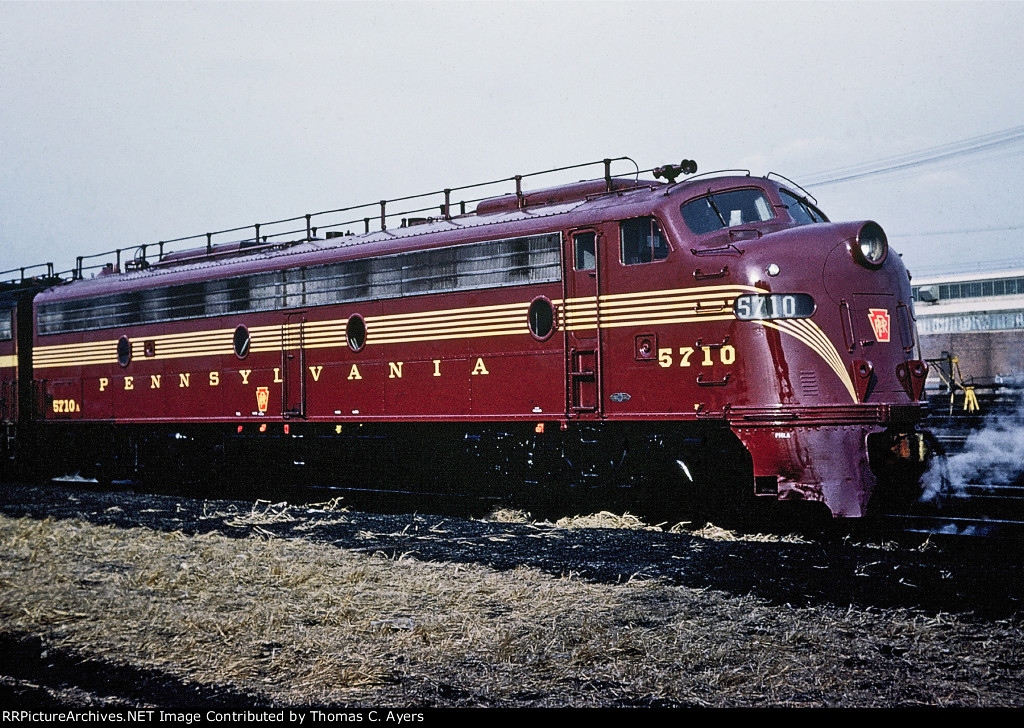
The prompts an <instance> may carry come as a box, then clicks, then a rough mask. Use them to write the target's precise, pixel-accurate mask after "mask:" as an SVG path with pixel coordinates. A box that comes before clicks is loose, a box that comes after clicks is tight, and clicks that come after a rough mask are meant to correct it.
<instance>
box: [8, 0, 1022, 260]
mask: <svg viewBox="0 0 1024 728" xmlns="http://www.w3.org/2000/svg"><path fill="white" fill-rule="evenodd" d="M1022 33H1024V4H1022V3H1009V4H1003V3H987V2H980V3H978V2H971V3H926V2H919V3H897V4H890V3H853V2H849V3H838V4H830V3H781V2H780V3H775V2H771V3H768V2H766V3H754V4H748V3H722V2H711V3H682V2H681V3H675V2H628V3H594V2H578V3H568V2H565V3H539V2H536V3H535V2H514V3H501V2H494V3H482V2H473V3H456V2H442V3H394V4H387V3H356V2H323V3H312V4H302V3H294V2H289V3H258V4H256V3H227V4H214V3H168V4H161V3H67V4H66V3H11V2H0V270H3V269H7V268H11V267H15V266H20V265H27V264H30V263H34V262H37V261H41V260H53V261H54V262H56V263H57V264H58V267H63V268H66V267H69V266H70V265H71V264H72V263H73V261H74V256H75V255H79V254H88V253H96V252H100V251H103V250H107V249H110V248H113V247H127V246H130V245H134V244H139V243H148V242H155V241H157V240H159V239H166V238H172V237H179V236H182V235H189V234H195V233H203V232H206V231H207V230H213V229H219V228H224V227H232V226H236V225H243V224H248V223H253V222H257V221H261V220H272V219H277V218H281V217H287V216H291V215H296V214H302V213H305V212H313V211H316V210H323V209H330V208H336V207H342V206H345V205H350V204H356V203H360V202H369V201H372V200H378V199H381V198H382V197H398V196H403V195H407V194H411V193H415V192H420V191H425V190H430V189H438V188H442V187H446V186H448V187H451V186H458V185H463V184H468V183H472V182H477V181H483V180H486V179H494V178H497V177H504V176H510V175H513V174H516V173H520V172H530V171H534V170H537V169H541V168H545V167H553V166H561V165H567V164H573V163H577V162H583V161H590V160H594V159H600V158H603V157H606V156H620V155H628V156H630V157H632V158H633V159H635V160H636V161H637V162H638V163H639V164H640V165H641V167H642V168H648V167H652V166H654V165H657V164H662V163H665V162H671V161H675V162H678V161H679V160H680V159H682V158H683V157H687V158H693V159H696V160H697V162H698V164H699V165H700V168H701V170H702V171H703V170H710V169H714V168H724V167H728V168H732V167H749V168H750V169H751V170H752V171H753V172H754V173H756V174H762V173H766V172H768V171H777V172H781V173H783V174H785V175H786V176H788V177H791V178H793V179H796V180H797V181H800V178H801V175H811V174H813V173H818V172H828V171H829V170H834V169H838V168H841V167H846V166H849V165H853V164H857V163H860V162H865V161H871V160H876V159H881V158H885V157H890V156H893V155H898V154H902V153H905V152H911V151H915V150H918V149H924V148H928V147H935V146H939V145H943V144H947V143H950V142H953V141H956V140H959V139H964V138H969V137H975V136H978V135H981V134H986V133H989V132H996V131H1000V130H1003V129H1009V128H1012V127H1018V126H1021V125H1024V94H1022V93H1021V91H1020V89H1021V88H1024V50H1022V46H1021V44H1020V37H1021V35H1022ZM1022 188H1024V144H1022V143H1018V144H1016V145H1008V146H1004V147H1001V148H1000V149H999V150H997V152H995V153H990V154H988V155H974V156H968V157H962V158H960V159H958V160H957V161H956V162H955V163H953V162H951V163H944V164H937V165H923V166H921V167H916V168H914V169H913V170H910V171H908V172H901V173H899V174H891V175H879V176H875V177H869V178H866V179H864V180H860V181H857V182H851V183H846V184H838V185H829V186H824V187H822V188H820V190H814V189H813V188H812V190H811V191H812V192H815V193H816V196H817V198H818V200H819V202H820V204H821V206H822V207H823V209H824V210H825V211H826V212H827V213H828V214H829V215H830V216H831V217H832V218H833V219H868V218H871V219H875V220H877V221H878V222H880V223H881V224H882V225H883V227H885V229H886V230H887V231H888V233H889V235H890V238H891V241H892V243H893V245H894V247H896V248H897V249H899V250H901V251H902V252H903V253H904V259H905V260H906V261H907V263H908V264H909V266H910V267H911V269H912V270H914V269H919V270H922V271H925V272H933V271H934V270H936V269H941V268H945V269H949V270H952V269H956V268H957V267H959V266H961V265H962V264H963V263H964V261H971V262H978V261H981V262H985V261H988V262H990V263H991V262H993V261H997V262H1000V263H1002V262H1013V261H1016V262H1018V263H1019V264H1021V265H1024V250H1022V248H1021V245H1020V241H1021V240H1022V236H1024V228H1021V226H1024V209H1022V207H1021V205H1020V203H1019V202H1018V198H1019V197H1020V196H1021V195H1020V192H1019V190H1021V189H1022ZM996 228H1002V229H996ZM1005 228H1012V229H1005ZM966 229H970V230H976V229H985V231H984V232H979V233H972V234H969V235H951V234H941V235H922V233H949V231H954V230H966Z"/></svg>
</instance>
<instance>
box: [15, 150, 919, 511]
mask: <svg viewBox="0 0 1024 728" xmlns="http://www.w3.org/2000/svg"><path fill="white" fill-rule="evenodd" d="M604 164H605V174H604V177H603V178H598V179H595V180H589V181H585V182H579V183H574V184H568V185H561V186H556V187H549V188H544V189H539V190H535V191H523V190H522V189H521V186H520V182H521V178H519V177H516V178H512V179H513V180H514V181H515V182H516V187H517V189H516V192H515V193H513V194H506V195H500V196H497V197H491V198H486V199H482V200H479V201H477V204H476V207H475V210H472V211H469V212H467V211H465V210H464V209H462V208H461V207H460V208H458V209H457V208H456V206H455V205H454V204H452V202H451V197H450V195H451V191H450V190H445V191H443V195H444V202H443V204H441V205H439V206H438V207H437V208H436V209H435V214H434V215H432V216H430V217H420V218H405V219H403V220H402V221H401V223H400V224H396V223H397V220H396V219H395V217H394V214H392V213H389V212H388V211H387V208H386V204H387V203H385V202H381V203H380V213H379V216H375V218H374V219H373V220H372V221H373V222H374V223H375V227H377V228H378V229H376V230H371V229H370V228H371V218H368V217H365V218H362V219H360V218H356V219H355V220H345V221H342V222H340V223H337V224H328V223H324V224H321V225H318V226H316V227H313V226H312V224H311V223H312V222H318V221H319V219H320V215H319V214H318V215H317V216H312V215H308V216H305V223H306V229H305V230H304V231H299V232H297V233H295V234H284V235H281V236H274V235H269V236H268V235H261V232H265V230H266V228H264V230H263V231H261V229H260V226H255V231H254V232H255V234H254V235H253V236H252V237H251V238H250V239H248V240H243V241H239V242H233V243H225V244H214V243H213V241H212V240H211V238H210V236H207V238H206V245H205V246H204V247H198V248H195V249H191V250H185V251H179V252H166V253H164V252H162V251H161V254H159V255H157V256H156V257H155V259H154V258H152V257H151V256H150V255H148V251H146V250H142V251H140V254H139V255H138V256H137V257H136V258H135V259H134V260H132V261H128V262H126V264H125V265H124V266H123V268H122V266H121V265H120V261H118V264H117V265H111V266H108V267H107V268H105V269H103V270H101V272H100V274H99V275H96V276H94V277H92V278H86V277H85V276H84V275H81V274H80V272H79V275H76V276H74V280H71V281H69V282H65V283H63V284H61V285H56V286H53V287H51V288H49V289H48V290H45V291H43V292H42V293H39V294H38V295H36V296H35V299H34V304H33V305H34V334H33V337H32V339H31V341H30V342H28V341H26V344H27V345H28V346H27V347H23V348H30V349H31V352H28V353H26V352H24V351H22V352H20V354H19V355H18V356H15V355H8V357H7V358H9V359H11V363H15V360H16V363H17V365H18V366H17V367H16V368H15V370H14V372H15V373H14V377H15V378H17V377H24V376H29V372H31V377H32V379H33V382H34V385H33V388H32V390H33V392H32V397H30V399H32V401H31V402H28V403H22V405H23V406H22V407H21V410H20V411H21V412H22V413H25V412H26V408H25V406H26V405H27V406H28V408H29V410H30V411H31V415H30V416H28V417H27V418H26V417H23V418H22V422H21V425H23V426H21V427H20V429H19V437H24V436H28V435H26V427H28V428H29V430H30V431H31V439H32V442H33V443H34V444H33V447H34V448H37V449H38V450H46V451H48V452H50V453H51V454H52V453H53V452H59V453H60V454H61V457H62V459H63V460H62V462H61V466H60V467H63V468H65V469H67V470H74V469H76V468H77V469H81V470H83V471H85V473H86V474H94V475H97V476H98V477H103V478H107V479H109V478H116V477H137V476H138V475H139V474H140V473H141V474H147V473H148V474H153V473H156V472H163V473H166V472H168V471H173V472H175V473H178V474H181V475H180V477H189V478H192V479H195V480H196V481H197V482H201V481H203V479H204V478H206V479H211V478H235V479H242V480H246V479H255V478H259V477H266V475H267V473H269V472H273V473H275V476H274V477H286V478H289V479H292V480H295V481H297V482H298V481H301V482H308V483H317V484H321V485H329V486H330V485H344V486H345V487H367V488H379V487H385V486H386V485H387V484H388V483H391V482H400V483H401V484H400V485H399V486H398V487H400V488H405V487H409V486H410V485H415V483H412V481H419V483H418V485H419V486H421V487H426V488H427V489H429V490H433V491H435V492H438V493H446V492H454V491H461V490H464V489H466V488H469V487H472V488H481V489H483V490H487V489H488V488H490V487H492V486H493V488H494V490H495V494H496V495H504V494H508V493H511V494H515V493H516V491H519V492H522V490H523V489H524V488H525V489H527V490H530V491H537V492H545V493H559V494H567V495H568V497H572V494H573V493H574V492H580V491H581V490H590V489H601V488H610V489H618V488H621V487H624V486H634V488H635V489H637V490H639V491H641V492H643V493H644V495H645V497H646V498H648V499H649V500H653V501H654V502H656V503H657V502H661V501H670V500H675V499H684V500H685V499H693V498H698V499H705V500H712V501H714V500H716V499H723V498H725V499H734V498H736V497H737V496H742V497H743V498H748V499H749V501H750V504H749V505H751V506H752V507H754V508H756V507H757V504H756V499H757V498H760V499H764V500H765V501H776V500H778V501H789V500H799V501H810V502H816V503H820V504H824V506H826V507H827V508H828V510H829V511H830V512H831V513H832V515H834V516H852V517H858V516H863V515H865V514H866V513H867V512H868V510H869V506H870V504H871V502H872V499H873V498H874V499H876V500H884V499H887V498H895V497H896V496H898V495H904V494H905V493H906V492H909V491H912V490H913V487H914V483H915V482H916V479H917V477H918V476H919V474H920V472H921V470H922V468H923V465H924V460H925V458H926V456H927V452H926V450H927V448H926V446H925V439H924V436H923V435H922V433H920V432H919V431H917V429H916V424H917V423H918V421H919V420H920V417H921V392H922V387H923V383H924V379H925V373H926V367H925V365H924V363H923V362H922V361H921V360H920V357H919V356H918V355H917V354H916V353H915V351H916V346H917V341H916V334H915V325H914V317H913V309H912V307H911V306H912V299H911V288H910V281H909V276H908V274H907V271H906V269H905V268H904V267H903V264H902V262H901V261H900V259H899V256H897V255H895V254H893V253H892V252H891V251H890V250H889V248H888V243H887V241H886V238H885V234H884V232H883V231H882V229H881V227H880V226H879V225H878V224H876V223H874V222H852V223H833V222H830V221H829V220H828V219H827V218H826V216H825V215H824V214H823V213H822V212H821V211H820V210H819V209H818V208H817V206H816V204H814V203H812V201H811V200H810V199H809V198H808V196H807V195H806V193H803V192H802V191H801V190H800V188H798V187H797V186H795V185H792V184H790V183H787V182H785V181H784V180H777V179H775V178H772V177H769V178H759V177H752V176H750V175H749V174H748V175H720V176H710V177H692V178H689V179H685V180H680V181H676V178H677V177H679V176H680V175H683V174H688V173H692V172H693V171H694V169H695V166H691V164H690V163H684V165H682V168H680V167H675V166H672V165H669V166H667V167H664V168H658V170H656V172H657V174H658V175H660V176H661V177H663V178H664V179H665V181H659V180H657V179H644V178H642V177H641V175H640V174H635V175H631V176H629V177H621V176H612V175H611V173H610V167H609V162H608V160H605V162H604ZM439 194H440V193H439ZM350 209H352V208H350ZM353 223H357V224H358V223H365V230H364V231H362V232H360V233H357V234H352V233H351V232H350V227H351V225H352V224H353ZM162 247H163V246H162V245H161V248H162ZM0 334H2V329H0ZM29 353H30V356H29ZM4 371H7V370H4ZM5 376H6V375H5ZM23 390H24V391H28V388H23ZM12 391H13V390H12ZM25 419H28V420H29V423H26V422H25ZM182 464H184V466H183V467H184V474H182V472H183V471H182ZM175 477H178V476H175ZM725 484H728V485H729V488H725V487H723V486H724V485H725Z"/></svg>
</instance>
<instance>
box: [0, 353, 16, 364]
mask: <svg viewBox="0 0 1024 728" xmlns="http://www.w3.org/2000/svg"><path fill="white" fill-rule="evenodd" d="M16 366H18V355H17V354H7V355H5V356H0V367H16Z"/></svg>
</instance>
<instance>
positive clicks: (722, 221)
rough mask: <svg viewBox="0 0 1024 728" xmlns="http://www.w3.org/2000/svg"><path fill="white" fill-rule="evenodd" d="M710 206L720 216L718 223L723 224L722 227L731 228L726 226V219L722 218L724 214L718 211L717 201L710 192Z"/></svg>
mask: <svg viewBox="0 0 1024 728" xmlns="http://www.w3.org/2000/svg"><path fill="white" fill-rule="evenodd" d="M708 204H709V205H711V209H712V210H714V211H715V214H716V215H718V222H720V223H722V227H729V226H728V225H726V224H725V218H724V217H722V212H721V211H720V210H719V209H718V205H716V204H715V199H714V198H713V197H712V196H711V193H710V192H708Z"/></svg>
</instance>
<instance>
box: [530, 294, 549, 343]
mask: <svg viewBox="0 0 1024 728" xmlns="http://www.w3.org/2000/svg"><path fill="white" fill-rule="evenodd" d="M528 318H529V326H530V333H531V334H533V335H534V336H535V337H536V338H538V339H540V340H541V341H544V340H545V339H547V338H548V337H549V336H551V332H553V331H554V330H555V307H554V306H553V305H552V304H551V301H549V300H548V299H546V298H544V297H543V296H542V297H540V298H535V299H533V303H531V304H530V312H529V315H528Z"/></svg>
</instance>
